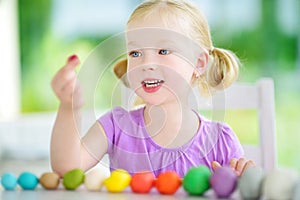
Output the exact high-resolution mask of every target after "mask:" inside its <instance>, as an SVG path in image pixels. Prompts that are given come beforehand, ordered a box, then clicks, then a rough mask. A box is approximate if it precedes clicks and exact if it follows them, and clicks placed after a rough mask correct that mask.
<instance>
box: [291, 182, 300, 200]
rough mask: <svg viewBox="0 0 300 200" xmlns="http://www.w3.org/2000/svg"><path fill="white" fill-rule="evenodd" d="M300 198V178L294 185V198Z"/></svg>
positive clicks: (295, 199) (294, 199) (296, 199)
mask: <svg viewBox="0 0 300 200" xmlns="http://www.w3.org/2000/svg"><path fill="white" fill-rule="evenodd" d="M299 199H300V180H298V181H297V183H296V184H295V187H294V194H293V198H292V200H299Z"/></svg>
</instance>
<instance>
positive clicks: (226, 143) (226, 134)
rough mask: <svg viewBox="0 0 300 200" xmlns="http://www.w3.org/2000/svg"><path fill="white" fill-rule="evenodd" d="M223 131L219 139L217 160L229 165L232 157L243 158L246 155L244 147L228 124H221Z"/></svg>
mask: <svg viewBox="0 0 300 200" xmlns="http://www.w3.org/2000/svg"><path fill="white" fill-rule="evenodd" d="M219 126H220V129H219V130H221V133H220V135H219V139H218V148H219V149H218V154H217V160H218V161H219V162H220V163H221V164H222V165H229V162H230V160H231V159H232V158H237V159H239V158H241V157H243V156H244V150H243V147H242V145H241V143H240V141H239V139H238V137H237V136H236V134H235V133H234V131H233V130H232V129H231V127H230V126H229V125H228V124H225V123H222V124H219Z"/></svg>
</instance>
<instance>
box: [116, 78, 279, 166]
mask: <svg viewBox="0 0 300 200" xmlns="http://www.w3.org/2000/svg"><path fill="white" fill-rule="evenodd" d="M195 89H198V88H195ZM193 94H194V95H195V96H194V97H196V98H192V99H194V101H193V100H191V104H192V105H193V106H196V108H197V109H199V110H213V111H216V112H218V111H221V112H222V111H226V110H235V109H240V110H245V109H255V110H256V111H257V115H258V116H257V117H258V127H259V142H258V144H255V145H249V144H242V145H243V148H244V151H245V157H246V158H247V159H252V160H254V161H255V163H256V164H257V166H261V167H262V168H263V169H265V170H270V169H273V168H275V167H276V166H277V155H276V138H275V136H276V135H275V105H274V104H275V103H274V102H275V100H274V83H273V80H272V79H270V78H261V79H259V80H258V81H257V82H256V83H255V84H249V83H240V82H237V83H235V84H233V85H232V86H230V87H229V88H228V89H226V90H225V91H223V92H217V93H215V94H214V95H213V97H212V98H211V101H210V102H209V101H208V100H207V99H205V98H203V97H201V96H200V95H199V92H194V93H193ZM133 97H134V95H133V93H132V91H131V90H129V89H128V88H126V87H123V88H122V101H123V102H122V104H123V106H126V107H127V108H130V107H131V106H130V104H132V102H133V101H132V100H133V99H134V98H133ZM128 99H131V100H129V101H128ZM195 100H196V101H195ZM223 113H225V112H223Z"/></svg>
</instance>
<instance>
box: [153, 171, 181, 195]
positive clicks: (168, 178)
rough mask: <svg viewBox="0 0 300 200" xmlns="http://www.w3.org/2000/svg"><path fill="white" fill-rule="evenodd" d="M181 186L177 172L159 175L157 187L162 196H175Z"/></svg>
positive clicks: (156, 182)
mask: <svg viewBox="0 0 300 200" xmlns="http://www.w3.org/2000/svg"><path fill="white" fill-rule="evenodd" d="M180 186H181V179H180V177H179V175H178V174H177V173H176V172H173V171H166V172H163V173H161V174H159V175H158V177H157V180H156V181H155V187H156V189H157V190H158V191H159V192H160V193H161V194H174V193H175V192H176V191H177V190H178V188H179V187H180Z"/></svg>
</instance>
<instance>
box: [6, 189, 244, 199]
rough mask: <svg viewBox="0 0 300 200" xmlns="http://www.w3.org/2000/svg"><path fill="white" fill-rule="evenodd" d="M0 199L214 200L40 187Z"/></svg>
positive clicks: (235, 196) (210, 195)
mask: <svg viewBox="0 0 300 200" xmlns="http://www.w3.org/2000/svg"><path fill="white" fill-rule="evenodd" d="M0 199H2V200H17V199H20V200H21V199H22V200H37V199H42V200H50V199H51V200H53V199H55V200H69V199H70V200H79V199H80V200H82V199H89V200H94V199H97V200H104V199H105V200H196V199H197V200H216V199H218V198H216V197H215V195H214V193H213V191H211V190H209V191H208V192H206V193H205V195H204V196H189V195H187V194H186V192H184V190H183V189H179V190H178V191H177V192H176V193H175V194H173V195H162V194H159V193H158V192H156V191H155V190H151V192H150V193H149V194H136V193H133V192H131V191H130V189H126V190H125V191H123V192H121V193H109V192H107V191H105V190H102V191H88V190H86V189H85V188H84V187H81V188H79V189H77V190H74V191H70V190H65V189H62V188H59V189H57V190H45V189H43V188H41V187H38V188H36V189H35V190H21V189H16V190H14V191H5V190H0ZM229 199H230V200H239V199H240V197H239V194H238V192H237V191H236V192H235V193H233V194H232V195H231V197H230V198H229Z"/></svg>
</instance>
